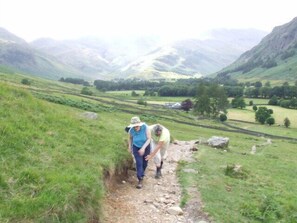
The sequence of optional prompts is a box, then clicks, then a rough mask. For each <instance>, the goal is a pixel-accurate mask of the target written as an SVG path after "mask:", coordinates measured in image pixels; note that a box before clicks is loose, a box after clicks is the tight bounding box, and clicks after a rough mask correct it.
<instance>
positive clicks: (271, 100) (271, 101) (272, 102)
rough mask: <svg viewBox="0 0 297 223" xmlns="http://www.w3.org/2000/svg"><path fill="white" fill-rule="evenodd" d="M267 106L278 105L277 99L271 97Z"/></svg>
mask: <svg viewBox="0 0 297 223" xmlns="http://www.w3.org/2000/svg"><path fill="white" fill-rule="evenodd" d="M268 104H269V105H277V104H278V100H277V97H276V96H275V95H273V96H272V97H271V98H270V100H269V101H268Z"/></svg>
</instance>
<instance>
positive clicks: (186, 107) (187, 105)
mask: <svg viewBox="0 0 297 223" xmlns="http://www.w3.org/2000/svg"><path fill="white" fill-rule="evenodd" d="M192 107H193V102H192V101H191V99H186V100H184V101H183V102H182V103H181V109H182V110H184V111H186V112H188V111H189V110H190V109H191V108H192Z"/></svg>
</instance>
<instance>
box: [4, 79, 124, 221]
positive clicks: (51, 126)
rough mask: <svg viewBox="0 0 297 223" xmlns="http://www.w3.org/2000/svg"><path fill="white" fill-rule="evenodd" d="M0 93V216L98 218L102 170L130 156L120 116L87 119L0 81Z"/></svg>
mask: <svg viewBox="0 0 297 223" xmlns="http://www.w3.org/2000/svg"><path fill="white" fill-rule="evenodd" d="M0 98H1V100H0V114H1V115H0V117H1V119H0V148H1V151H0V153H1V162H0V165H1V173H0V185H1V190H0V198H1V199H0V222H6V221H8V222H10V221H11V222H19V221H28V222H30V221H33V222H86V221H88V219H90V218H93V217H94V218H99V217H100V211H101V210H100V207H101V204H100V202H101V199H102V197H103V196H104V191H105V188H104V185H103V172H104V171H106V170H107V171H108V170H114V169H116V168H118V166H120V165H121V163H124V162H126V160H127V159H128V157H130V156H129V154H128V153H127V150H126V146H125V144H124V138H125V137H126V135H125V133H124V131H123V130H122V129H121V128H122V126H123V122H122V123H121V120H120V121H119V123H121V124H117V123H118V122H117V119H118V118H117V117H118V116H117V115H116V114H114V115H113V116H114V118H113V119H111V118H110V117H111V115H110V114H109V112H108V113H107V112H101V113H100V114H98V115H99V118H98V120H88V119H85V118H83V117H82V116H81V114H82V112H83V110H77V109H73V108H71V107H68V106H63V105H57V104H52V103H49V102H45V101H41V100H38V99H36V98H34V97H33V96H32V95H31V94H30V93H28V92H27V91H25V90H17V89H15V88H14V87H9V86H7V85H5V84H0ZM120 130H121V131H120ZM111 132H112V137H111V135H110V133H111Z"/></svg>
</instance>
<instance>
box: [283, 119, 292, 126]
mask: <svg viewBox="0 0 297 223" xmlns="http://www.w3.org/2000/svg"><path fill="white" fill-rule="evenodd" d="M284 125H285V126H286V128H289V126H290V125H291V122H290V120H289V119H288V117H286V118H285V119H284Z"/></svg>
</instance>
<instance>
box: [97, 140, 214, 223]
mask: <svg viewBox="0 0 297 223" xmlns="http://www.w3.org/2000/svg"><path fill="white" fill-rule="evenodd" d="M193 147H195V141H188V142H185V141H176V142H175V143H172V144H171V145H170V147H169V149H168V157H167V159H166V160H165V162H164V165H163V169H162V175H163V177H162V178H161V179H155V178H154V175H155V166H154V164H153V161H150V162H149V165H148V168H147V170H146V176H145V179H144V183H143V188H142V189H136V188H135V186H136V183H137V178H136V176H135V175H136V173H135V171H132V170H130V171H129V176H128V178H127V179H124V180H123V181H122V182H119V183H118V184H116V185H114V188H113V190H112V191H110V192H109V194H108V196H107V197H106V200H105V202H104V203H105V206H104V208H103V209H104V213H105V217H104V218H103V219H102V220H103V221H102V222H104V223H105V222H106V223H136V222H137V223H138V222H144V223H174V222H178V223H182V222H186V223H191V222H195V223H196V222H197V223H208V222H211V221H210V219H209V218H208V216H207V214H205V213H203V211H202V208H201V206H202V205H201V201H200V196H199V194H198V192H197V189H195V188H193V190H191V191H192V192H190V194H191V197H192V199H191V200H190V201H189V202H188V204H187V205H186V207H184V208H182V209H179V204H180V199H181V188H180V186H179V183H178V181H177V177H176V168H177V162H178V161H179V160H187V161H191V154H192V153H193V151H192V148H193Z"/></svg>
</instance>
